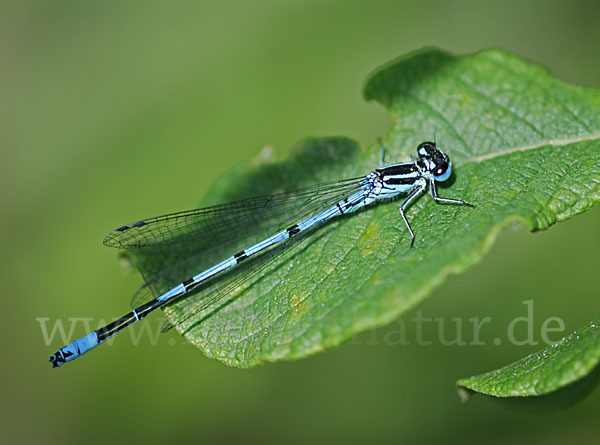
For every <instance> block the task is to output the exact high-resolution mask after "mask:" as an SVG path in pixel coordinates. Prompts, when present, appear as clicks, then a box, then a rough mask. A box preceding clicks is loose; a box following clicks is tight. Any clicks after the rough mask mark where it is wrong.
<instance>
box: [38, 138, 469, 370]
mask: <svg viewBox="0 0 600 445" xmlns="http://www.w3.org/2000/svg"><path fill="white" fill-rule="evenodd" d="M382 164H383V159H382ZM451 172H452V168H451V162H450V159H449V158H448V156H447V155H445V154H444V153H443V152H442V151H441V150H440V149H439V148H438V147H437V146H436V144H435V143H434V142H423V143H422V144H420V145H419V147H418V148H417V158H416V159H415V160H414V161H413V162H407V163H401V164H393V165H389V166H381V168H378V169H375V170H373V171H372V172H371V173H369V174H368V175H366V176H363V177H359V178H354V179H348V180H343V181H337V182H330V183H324V184H318V185H315V186H312V187H307V188H305V189H302V190H297V191H295V192H290V193H281V194H277V195H271V196H264V197H259V198H250V199H245V200H241V201H236V202H232V203H228V204H222V205H217V206H213V207H206V208H203V209H197V210H191V211H186V212H179V213H172V214H169V215H164V216H158V217H155V218H149V219H144V220H141V221H138V222H135V223H133V224H128V225H125V226H122V227H119V228H118V229H115V230H113V231H112V232H110V233H109V234H108V235H107V236H106V238H105V239H104V244H105V245H107V246H111V247H118V248H122V249H140V250H143V249H145V250H147V251H148V252H150V253H151V254H152V255H153V257H154V258H159V259H160V258H162V257H164V256H166V255H170V256H172V255H181V256H183V257H185V258H182V261H181V262H179V263H177V264H176V266H173V265H170V266H169V265H167V263H166V262H161V261H160V260H158V261H157V262H156V265H155V267H154V268H150V272H149V275H151V276H147V277H145V278H146V279H147V280H148V281H147V282H146V284H145V285H144V286H142V288H141V292H139V295H141V297H140V296H139V295H138V298H136V299H135V300H134V301H135V302H136V304H133V306H134V307H135V309H134V310H132V311H131V312H129V313H128V314H126V315H124V316H123V317H121V318H119V319H118V320H116V321H114V322H112V323H110V324H108V325H106V326H104V327H103V328H100V329H97V330H95V331H93V332H91V333H90V334H88V335H86V336H85V337H82V338H80V339H78V340H75V341H74V342H72V343H70V344H68V345H67V346H65V347H63V348H61V349H59V350H58V351H57V352H56V353H55V354H53V355H52V356H51V357H50V362H51V363H52V366H53V367H57V366H61V365H62V364H64V363H66V362H68V361H71V360H74V359H76V358H77V357H79V356H80V355H82V354H84V353H86V352H87V351H89V350H90V349H93V348H95V347H96V346H98V345H99V344H101V343H103V342H105V341H106V340H107V339H109V338H110V337H112V336H113V335H115V334H116V333H117V332H119V331H121V330H123V329H125V328H126V327H127V326H130V325H132V324H134V323H136V322H138V321H140V320H141V319H143V318H144V317H146V316H147V315H148V314H150V313H151V312H154V311H155V310H157V309H159V308H162V307H164V306H166V305H168V304H170V303H173V302H174V301H176V300H180V299H182V298H187V297H189V296H190V295H191V294H196V293H197V291H202V290H205V289H206V288H207V287H209V286H213V284H214V283H215V282H216V283H218V282H219V280H222V281H224V282H226V283H229V284H230V285H229V286H222V287H221V288H220V291H218V292H207V294H206V296H205V297H204V296H203V298H204V300H203V301H201V304H200V305H193V306H192V307H191V308H190V309H189V311H188V313H184V314H182V316H181V317H179V320H188V319H190V318H193V317H194V316H196V315H198V314H199V313H200V312H202V311H203V310H205V309H207V308H210V307H212V306H214V305H216V304H217V303H218V301H219V300H220V299H221V298H223V297H224V296H225V295H226V294H227V292H228V291H229V290H231V288H232V285H238V284H240V283H241V282H243V281H244V280H245V279H247V277H248V276H249V275H251V274H254V273H256V271H257V270H260V266H261V265H264V264H267V263H268V262H269V261H270V260H272V259H274V258H276V257H277V256H278V255H280V254H282V253H283V251H285V250H286V249H287V248H289V247H290V246H292V245H294V244H295V243H296V242H297V241H298V240H299V239H300V238H302V237H303V235H306V234H309V233H311V232H313V231H315V230H316V229H318V228H319V227H322V226H323V225H324V224H325V223H326V222H327V221H329V220H331V219H333V218H336V217H338V216H340V215H345V214H349V213H352V212H356V211H357V210H359V209H362V208H363V207H365V206H368V205H370V204H373V203H375V202H378V201H384V200H389V199H392V198H395V197H397V196H399V195H406V198H405V199H404V201H403V202H402V204H400V208H399V210H400V216H401V217H402V219H403V220H404V223H405V224H406V227H407V229H408V231H409V233H410V236H411V247H413V245H414V241H415V234H414V232H413V230H412V228H411V226H410V224H409V222H408V220H407V218H406V215H405V209H406V207H407V206H408V205H409V204H410V203H411V202H413V201H414V200H415V199H416V198H417V197H418V196H419V195H420V194H421V193H422V192H423V191H425V190H426V189H427V186H429V189H430V191H431V196H432V198H433V199H434V200H435V201H437V202H444V203H453V204H464V205H468V206H471V204H468V203H466V202H465V201H462V200H459V199H447V198H440V197H439V196H438V195H437V192H436V182H442V181H446V180H447V179H448V178H449V177H450V174H451ZM471 207H472V206H471ZM268 235H270V236H268ZM257 237H258V239H257ZM256 241H258V242H256ZM251 242H252V244H251ZM240 247H244V248H243V249H242V250H237V249H240ZM228 248H229V249H231V251H230V252H229V253H228V252H227V249H228ZM209 249H212V255H208V254H207V253H206V251H207V250H209ZM234 249H236V250H234ZM217 251H218V252H217ZM215 252H217V253H218V255H220V254H223V255H222V256H221V261H215V262H214V263H212V265H211V264H205V262H204V263H203V262H202V259H203V258H213V257H215V258H218V255H217V256H215ZM227 254H229V255H231V256H229V257H227V258H225V259H222V258H223V257H224V256H225V255H227ZM161 255H162V257H161ZM240 263H244V264H252V267H246V268H244V267H243V265H242V266H240ZM208 266H210V267H208ZM194 268H196V269H194ZM236 273H237V274H236ZM185 274H187V275H185ZM148 291H150V292H151V293H150V296H149V297H148V295H147V293H148ZM154 294H156V295H158V296H156V297H154ZM144 296H145V297H146V298H144Z"/></svg>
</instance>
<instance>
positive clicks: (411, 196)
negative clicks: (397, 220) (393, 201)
mask: <svg viewBox="0 0 600 445" xmlns="http://www.w3.org/2000/svg"><path fill="white" fill-rule="evenodd" d="M424 189H425V184H423V185H421V186H418V187H417V188H415V189H414V190H413V191H412V192H410V194H409V195H408V196H407V197H406V199H405V200H404V202H403V203H402V204H400V208H399V209H398V211H399V212H400V216H402V219H403V220H404V224H406V228H407V229H408V231H409V232H410V236H411V241H410V248H411V249H412V248H413V246H414V245H415V233H414V232H413V231H412V228H411V227H410V224H409V222H408V219H406V215H405V214H404V209H405V208H406V207H407V206H408V205H409V204H410V203H411V202H412V201H413V200H414V199H415V198H416V197H417V196H419V195H420V194H421V192H422V191H423V190H424Z"/></svg>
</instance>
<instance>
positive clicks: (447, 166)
mask: <svg viewBox="0 0 600 445" xmlns="http://www.w3.org/2000/svg"><path fill="white" fill-rule="evenodd" d="M417 154H418V155H419V160H420V161H421V162H422V163H423V164H424V165H425V167H426V168H427V170H429V172H430V173H431V174H432V175H433V179H435V180H436V181H438V182H443V181H445V180H446V179H448V178H449V177H450V175H451V174H452V163H451V162H450V158H449V157H448V156H446V154H445V153H444V152H443V151H442V150H440V149H439V148H437V146H436V145H435V142H423V143H422V144H421V145H419V147H418V148H417Z"/></svg>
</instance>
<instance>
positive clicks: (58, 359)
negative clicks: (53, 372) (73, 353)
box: [48, 352, 65, 368]
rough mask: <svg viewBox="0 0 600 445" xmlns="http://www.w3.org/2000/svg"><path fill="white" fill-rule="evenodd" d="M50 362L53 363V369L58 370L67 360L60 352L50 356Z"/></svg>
mask: <svg viewBox="0 0 600 445" xmlns="http://www.w3.org/2000/svg"><path fill="white" fill-rule="evenodd" d="M48 361H49V362H50V363H52V367H53V368H58V367H59V366H61V365H62V364H63V363H64V362H65V359H64V358H63V356H62V354H61V353H60V352H56V353H55V354H52V355H51V356H50V358H49V359H48Z"/></svg>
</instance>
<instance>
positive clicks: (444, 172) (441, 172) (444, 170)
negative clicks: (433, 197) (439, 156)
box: [432, 161, 452, 182]
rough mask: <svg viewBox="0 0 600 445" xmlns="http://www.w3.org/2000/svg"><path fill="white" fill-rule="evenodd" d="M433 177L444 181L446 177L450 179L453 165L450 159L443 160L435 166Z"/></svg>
mask: <svg viewBox="0 0 600 445" xmlns="http://www.w3.org/2000/svg"><path fill="white" fill-rule="evenodd" d="M432 173H433V179H435V180H436V181H438V182H443V181H445V180H446V179H448V178H449V177H450V174H451V173H452V167H451V164H450V161H448V162H442V163H439V164H437V165H436V166H435V168H434V169H433V172H432Z"/></svg>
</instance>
